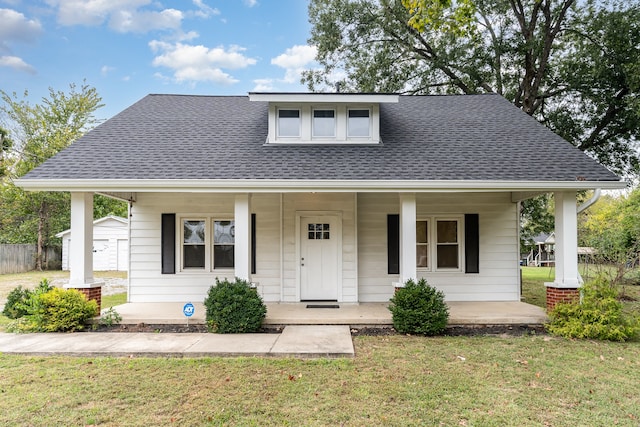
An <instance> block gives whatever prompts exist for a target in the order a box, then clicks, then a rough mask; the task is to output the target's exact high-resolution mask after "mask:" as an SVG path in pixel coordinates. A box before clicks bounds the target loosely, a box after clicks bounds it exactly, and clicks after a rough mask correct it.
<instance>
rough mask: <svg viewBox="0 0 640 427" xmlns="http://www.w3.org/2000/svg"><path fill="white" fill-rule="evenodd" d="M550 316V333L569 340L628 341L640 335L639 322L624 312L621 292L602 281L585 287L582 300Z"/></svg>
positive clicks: (596, 280) (561, 308)
mask: <svg viewBox="0 0 640 427" xmlns="http://www.w3.org/2000/svg"><path fill="white" fill-rule="evenodd" d="M549 317H550V318H551V322H550V323H549V324H548V325H547V329H548V330H549V332H551V333H552V334H555V335H560V336H563V337H567V338H586V339H598V340H607V341H627V340H630V339H633V338H635V337H637V336H638V334H639V333H640V321H639V319H637V318H635V317H629V316H627V315H625V314H624V313H623V310H622V303H621V302H620V301H618V291H617V290H616V288H615V287H614V286H613V285H612V284H611V282H609V281H607V280H604V279H602V278H596V279H595V280H593V281H592V282H589V283H587V284H585V286H584V287H583V288H582V290H581V298H580V301H574V302H571V303H559V304H557V305H556V306H555V308H554V309H553V310H552V311H551V312H550V313H549Z"/></svg>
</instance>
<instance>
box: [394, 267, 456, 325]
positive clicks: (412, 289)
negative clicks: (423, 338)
mask: <svg viewBox="0 0 640 427" xmlns="http://www.w3.org/2000/svg"><path fill="white" fill-rule="evenodd" d="M390 302H391V304H389V310H390V311H391V314H392V318H393V327H394V328H395V329H396V331H398V332H400V333H403V334H420V335H438V334H440V333H442V332H443V331H444V329H445V328H446V326H447V321H448V320H449V307H447V304H446V303H445V302H444V294H443V293H442V292H441V291H439V290H437V289H436V288H434V287H432V286H430V285H428V284H427V281H426V280H425V279H420V280H419V281H418V283H416V282H415V281H413V280H408V281H407V282H406V283H405V286H404V288H400V289H398V290H397V291H396V294H395V295H394V296H393V298H391V300H390Z"/></svg>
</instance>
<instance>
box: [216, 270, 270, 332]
mask: <svg viewBox="0 0 640 427" xmlns="http://www.w3.org/2000/svg"><path fill="white" fill-rule="evenodd" d="M204 305H205V308H206V319H207V325H208V326H209V330H211V331H212V332H217V333H219V334H239V333H247V332H256V331H258V330H259V329H260V326H261V325H262V321H263V320H264V318H265V316H266V314H267V307H266V306H265V305H264V302H262V298H261V297H260V295H258V292H257V291H256V289H254V288H252V287H251V285H250V284H249V283H248V282H247V281H246V280H242V279H238V278H236V280H235V281H234V282H229V281H228V280H227V279H225V280H222V281H220V280H218V279H217V278H216V285H215V286H212V287H211V288H210V289H209V293H208V295H207V298H206V299H205V300H204Z"/></svg>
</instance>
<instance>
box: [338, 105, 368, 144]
mask: <svg viewBox="0 0 640 427" xmlns="http://www.w3.org/2000/svg"><path fill="white" fill-rule="evenodd" d="M351 110H367V111H369V135H367V136H351V135H349V111H351ZM345 118H346V121H347V124H346V137H347V140H348V141H363V140H366V141H368V140H370V139H371V138H372V137H373V135H374V129H373V108H372V107H371V106H357V105H350V106H347V111H346V113H345Z"/></svg>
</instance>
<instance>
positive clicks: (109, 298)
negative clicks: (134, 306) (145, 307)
mask: <svg viewBox="0 0 640 427" xmlns="http://www.w3.org/2000/svg"><path fill="white" fill-rule="evenodd" d="M126 302H127V293H126V292H124V293H121V294H114V295H104V296H103V297H102V309H105V308H109V307H114V306H116V305H120V304H125V303H126Z"/></svg>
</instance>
